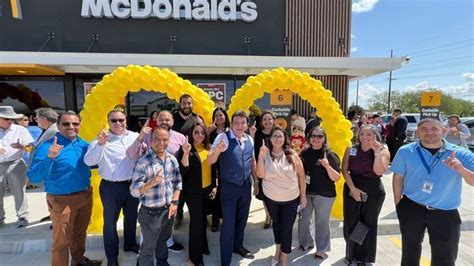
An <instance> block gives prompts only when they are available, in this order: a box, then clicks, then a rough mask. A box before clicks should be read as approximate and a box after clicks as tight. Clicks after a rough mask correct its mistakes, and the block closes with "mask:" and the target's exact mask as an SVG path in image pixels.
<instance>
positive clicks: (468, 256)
mask: <svg viewBox="0 0 474 266" xmlns="http://www.w3.org/2000/svg"><path fill="white" fill-rule="evenodd" d="M391 176H392V175H391V174H387V175H385V176H384V179H383V180H384V185H385V190H386V193H387V196H386V199H385V202H384V205H383V208H382V212H381V214H380V218H379V234H378V235H379V236H378V245H377V261H376V264H377V265H399V264H400V256H401V238H400V235H399V230H398V220H397V218H396V213H395V207H394V204H393V197H392V186H391ZM463 190H464V191H463V196H462V198H463V203H462V205H461V208H460V213H461V218H462V220H463V226H462V233H461V243H460V246H459V256H458V261H457V265H473V263H472V254H474V188H473V187H470V186H468V185H464V186H463ZM27 197H28V204H29V210H30V219H29V220H30V224H29V226H28V227H26V228H20V229H17V228H15V221H16V217H15V214H14V202H13V197H12V196H11V195H7V196H6V197H5V199H4V200H5V211H6V220H5V222H6V223H7V225H6V226H5V227H3V228H0V265H17V266H18V265H50V254H49V252H50V249H51V248H50V247H51V231H50V230H49V225H50V222H43V223H40V222H39V220H40V219H41V218H42V217H44V216H47V215H48V211H47V207H46V202H45V193H44V192H42V191H41V189H35V190H28V193H27ZM264 215H265V214H264V211H263V205H262V203H261V201H259V200H255V199H254V200H252V206H251V211H250V216H249V221H248V225H247V228H246V235H245V246H246V247H247V248H248V249H249V250H250V251H252V252H255V259H254V260H248V259H243V258H241V257H239V256H238V255H234V257H233V260H232V261H233V265H270V260H271V256H272V255H273V253H274V241H273V233H272V230H271V229H269V230H264V229H263V228H262V226H263V220H264ZM188 222H189V219H188V218H187V215H186V214H185V221H184V223H183V225H182V227H181V228H180V229H179V230H177V231H175V240H177V241H178V242H180V243H182V244H184V245H185V251H184V252H183V253H170V258H169V263H170V264H171V265H186V264H187V260H188V254H187V250H188V247H187V242H188V226H189V224H188ZM118 226H119V227H120V228H121V227H122V224H121V221H120V222H119V224H118ZM331 231H332V240H331V244H332V250H331V252H329V253H328V254H329V257H328V258H327V259H326V260H325V261H323V262H322V263H321V265H344V263H343V262H342V259H343V258H344V254H345V242H344V239H343V238H342V221H338V220H333V221H331ZM208 239H209V246H210V252H211V255H210V256H204V262H205V264H207V265H220V260H219V257H220V256H219V232H216V233H213V232H211V231H210V230H208ZM424 242H425V243H424V244H423V245H424V253H423V258H422V261H421V262H422V265H429V260H430V256H431V255H430V251H429V245H428V237H426V238H425V241H424ZM297 246H298V240H297V225H295V226H294V231H293V252H292V253H291V255H290V259H291V264H292V265H319V263H320V261H316V260H315V259H314V257H313V255H314V252H315V250H314V249H313V250H312V251H309V252H301V251H299V250H298V248H297ZM86 256H88V257H90V258H94V259H103V260H104V261H103V265H106V259H105V254H104V251H103V242H102V237H101V236H100V235H90V236H88V239H87V252H86ZM136 258H137V255H136V254H134V253H131V252H123V251H121V252H120V256H119V262H120V263H121V265H134V264H135V261H136Z"/></svg>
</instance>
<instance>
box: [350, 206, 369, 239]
mask: <svg viewBox="0 0 474 266" xmlns="http://www.w3.org/2000/svg"><path fill="white" fill-rule="evenodd" d="M362 204H363V203H362V202H361V203H360V205H359V209H358V211H357V216H358V220H357V223H356V225H355V226H354V228H352V231H351V233H350V234H349V239H350V240H352V241H354V242H356V243H357V244H359V245H362V243H363V242H364V240H365V237H366V236H367V233H368V232H369V230H370V227H369V226H368V225H367V224H366V223H364V222H362V221H361V220H360V208H361V206H362Z"/></svg>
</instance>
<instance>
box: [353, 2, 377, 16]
mask: <svg viewBox="0 0 474 266" xmlns="http://www.w3.org/2000/svg"><path fill="white" fill-rule="evenodd" d="M377 2H378V0H354V1H353V3H352V12H354V13H356V14H357V13H363V12H369V11H372V9H373V8H374V6H375V4H377Z"/></svg>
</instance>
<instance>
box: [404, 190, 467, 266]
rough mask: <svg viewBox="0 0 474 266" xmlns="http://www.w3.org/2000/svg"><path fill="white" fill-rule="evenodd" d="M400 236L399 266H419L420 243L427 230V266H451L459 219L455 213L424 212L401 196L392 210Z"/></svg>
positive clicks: (416, 204) (456, 247) (459, 228)
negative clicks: (400, 253) (400, 261)
mask: <svg viewBox="0 0 474 266" xmlns="http://www.w3.org/2000/svg"><path fill="white" fill-rule="evenodd" d="M396 209H397V215H398V220H399V224H400V232H401V234H402V263H401V265H410V266H412V265H420V264H419V263H420V257H421V243H422V242H423V237H424V234H425V230H426V229H428V236H429V238H430V246H431V265H434V266H436V265H443V266H449V265H455V262H456V258H457V255H458V245H459V237H460V234H461V233H460V232H461V218H460V217H459V212H458V210H457V209H455V210H449V211H444V210H428V209H427V208H426V207H424V206H421V205H419V204H418V203H416V202H414V201H412V200H411V199H409V198H408V197H406V196H404V197H403V198H402V199H401V200H400V202H399V203H398V204H397V206H396Z"/></svg>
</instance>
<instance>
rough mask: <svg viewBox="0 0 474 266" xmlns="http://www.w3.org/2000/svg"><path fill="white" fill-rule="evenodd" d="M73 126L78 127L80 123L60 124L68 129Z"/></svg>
mask: <svg viewBox="0 0 474 266" xmlns="http://www.w3.org/2000/svg"><path fill="white" fill-rule="evenodd" d="M71 125H73V126H74V127H78V126H79V125H80V123H77V122H61V126H63V127H69V126H71Z"/></svg>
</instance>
